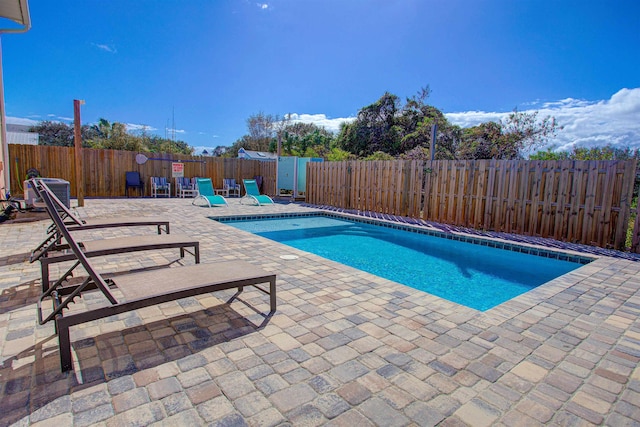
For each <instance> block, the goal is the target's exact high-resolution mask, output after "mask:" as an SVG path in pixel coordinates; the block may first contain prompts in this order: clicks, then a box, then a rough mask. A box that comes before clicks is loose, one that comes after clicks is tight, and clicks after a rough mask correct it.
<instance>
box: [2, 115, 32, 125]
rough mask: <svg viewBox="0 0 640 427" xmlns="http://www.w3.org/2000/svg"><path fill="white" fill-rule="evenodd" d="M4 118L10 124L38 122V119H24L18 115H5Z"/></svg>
mask: <svg viewBox="0 0 640 427" xmlns="http://www.w3.org/2000/svg"><path fill="white" fill-rule="evenodd" d="M6 119H7V124H10V125H22V126H37V125H38V124H39V123H40V120H31V119H24V118H20V117H9V116H7V118H6Z"/></svg>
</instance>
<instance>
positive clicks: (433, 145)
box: [429, 123, 438, 162]
mask: <svg viewBox="0 0 640 427" xmlns="http://www.w3.org/2000/svg"><path fill="white" fill-rule="evenodd" d="M437 134H438V125H437V124H435V123H434V124H432V125H431V147H429V148H431V150H430V160H431V161H432V162H433V160H434V159H435V157H436V135H437Z"/></svg>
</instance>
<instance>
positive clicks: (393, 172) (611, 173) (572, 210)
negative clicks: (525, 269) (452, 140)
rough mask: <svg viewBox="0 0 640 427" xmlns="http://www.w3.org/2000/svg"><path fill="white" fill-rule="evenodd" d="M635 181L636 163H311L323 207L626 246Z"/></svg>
mask: <svg viewBox="0 0 640 427" xmlns="http://www.w3.org/2000/svg"><path fill="white" fill-rule="evenodd" d="M635 176H636V161H635V160H630V161H502V160H499V161H498V160H475V161H474V160H471V161H453V160H437V161H433V162H429V161H427V162H423V161H367V162H363V161H349V162H325V163H309V164H308V165H307V188H306V196H307V202H310V203H313V204H318V205H331V206H336V207H341V208H345V209H355V210H360V211H373V212H380V213H386V214H391V215H399V216H408V217H413V218H421V219H424V220H429V221H436V222H440V223H446V224H452V225H457V226H463V227H470V228H475V229H481V230H491V231H501V232H508V233H516V234H524V235H529V236H540V237H550V238H554V239H557V240H562V241H567V242H575V243H584V244H588V245H594V246H600V247H608V248H615V249H624V248H625V241H626V239H627V233H628V231H629V219H630V214H631V198H632V193H633V185H634V179H635ZM638 213H639V214H640V212H638ZM639 216H640V215H639ZM639 243H640V220H639V219H638V218H636V222H635V228H634V230H633V244H632V250H634V251H636V252H640V245H639Z"/></svg>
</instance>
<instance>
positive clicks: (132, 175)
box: [124, 171, 144, 197]
mask: <svg viewBox="0 0 640 427" xmlns="http://www.w3.org/2000/svg"><path fill="white" fill-rule="evenodd" d="M124 176H125V184H124V194H125V195H126V196H127V197H129V189H130V188H133V189H138V190H140V195H141V196H143V197H144V182H143V181H142V178H140V172H137V171H129V172H125V175H124Z"/></svg>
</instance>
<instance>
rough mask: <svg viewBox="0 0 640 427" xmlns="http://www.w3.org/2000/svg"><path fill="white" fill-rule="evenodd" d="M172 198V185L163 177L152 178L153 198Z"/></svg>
mask: <svg viewBox="0 0 640 427" xmlns="http://www.w3.org/2000/svg"><path fill="white" fill-rule="evenodd" d="M158 196H167V197H171V183H170V182H169V181H167V178H165V177H163V176H152V177H151V197H158Z"/></svg>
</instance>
